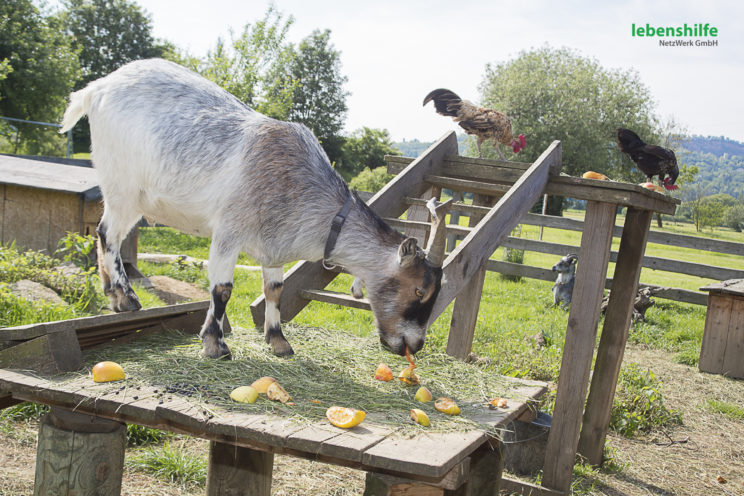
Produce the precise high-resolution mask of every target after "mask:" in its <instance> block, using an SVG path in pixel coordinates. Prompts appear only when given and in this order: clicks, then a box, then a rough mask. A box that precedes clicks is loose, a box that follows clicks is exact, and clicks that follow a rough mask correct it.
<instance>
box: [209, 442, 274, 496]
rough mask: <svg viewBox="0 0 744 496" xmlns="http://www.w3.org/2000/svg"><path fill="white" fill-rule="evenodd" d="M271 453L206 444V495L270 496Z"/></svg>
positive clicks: (272, 467)
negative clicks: (207, 465)
mask: <svg viewBox="0 0 744 496" xmlns="http://www.w3.org/2000/svg"><path fill="white" fill-rule="evenodd" d="M273 469H274V454H273V453H268V452H265V451H258V450H254V449H250V448H243V447H240V446H234V445H230V444H225V443H218V442H216V441H211V442H210V443H209V470H208V473H207V496H270V494H271V474H272V471H273Z"/></svg>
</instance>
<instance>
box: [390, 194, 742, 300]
mask: <svg viewBox="0 0 744 496" xmlns="http://www.w3.org/2000/svg"><path fill="white" fill-rule="evenodd" d="M422 203H423V201H422ZM453 210H457V211H459V212H460V213H462V214H465V215H469V214H478V213H482V212H484V211H487V210H488V209H484V208H483V207H477V206H473V205H468V204H464V203H459V202H458V203H455V205H454V206H453ZM392 224H394V225H395V224H396V223H395V222H392ZM410 224H411V221H400V225H397V226H396V227H404V226H407V225H410ZM522 224H528V225H534V226H541V227H551V228H555V229H565V230H569V231H578V232H581V231H582V230H583V226H584V222H583V221H580V220H575V219H569V218H566V217H556V216H551V215H541V214H532V213H530V214H527V215H526V216H525V217H524V218H523V219H522ZM470 231H471V228H469V227H464V226H456V225H450V226H448V232H449V233H451V234H456V235H467V234H468V233H469V232H470ZM621 234H622V227H621V226H615V230H614V233H613V236H615V237H617V238H619V237H620V236H621ZM648 242H649V243H656V244H661V245H666V246H677V247H682V248H692V249H696V250H704V251H709V252H713V253H723V254H729V255H739V256H744V243H734V242H731V241H720V240H717V239H710V238H700V237H696V236H685V235H682V234H672V233H662V232H656V231H650V232H649V234H648ZM501 246H504V247H506V248H515V249H520V250H525V251H532V252H538V253H549V254H552V255H556V256H558V257H562V256H564V255H566V254H568V253H578V252H579V247H578V246H572V245H564V244H560V243H551V242H547V241H539V240H535V239H527V238H518V237H513V236H510V237H508V238H506V239H504V240H503V242H502V243H501ZM616 259H617V252H615V251H612V252H611V253H610V261H611V262H615V261H616ZM557 261H558V259H556V262H557ZM643 267H644V268H646V269H653V270H662V271H666V272H673V273H677V274H685V275H690V276H697V277H703V278H707V279H715V280H719V281H724V280H727V279H741V278H744V270H741V269H732V268H728V267H718V266H714V265H705V264H700V263H696V262H690V261H687V260H673V259H669V258H661V257H652V256H644V257H643ZM488 270H489V271H492V272H499V273H501V274H505V275H511V276H521V277H527V278H530V279H540V280H543V281H555V278H556V274H555V272H553V271H552V270H550V269H545V268H542V267H535V266H531V265H525V264H518V263H513V262H504V261H499V260H489V261H488ZM641 286H651V287H657V286H654V285H651V284H643V283H641ZM611 287H612V279H610V278H608V279H607V281H606V283H605V288H606V289H610V288H611ZM655 296H657V297H659V298H666V299H669V300H674V301H681V302H685V303H693V304H696V305H706V304H707V301H708V295H707V293H704V292H700V291H693V290H689V289H681V288H663V289H659V291H658V292H657V293H656V295H655Z"/></svg>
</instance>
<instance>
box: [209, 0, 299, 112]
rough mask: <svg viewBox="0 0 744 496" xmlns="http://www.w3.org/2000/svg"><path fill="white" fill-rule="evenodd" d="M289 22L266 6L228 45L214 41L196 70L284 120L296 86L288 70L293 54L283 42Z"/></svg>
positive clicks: (246, 100) (248, 102)
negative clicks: (212, 48)
mask: <svg viewBox="0 0 744 496" xmlns="http://www.w3.org/2000/svg"><path fill="white" fill-rule="evenodd" d="M293 23H294V18H293V17H291V16H290V17H288V18H285V17H284V15H283V14H281V13H280V12H278V11H277V10H276V8H275V7H273V6H271V7H269V8H268V10H267V11H266V13H265V14H264V17H263V19H261V20H260V21H258V22H256V23H254V24H246V25H245V26H244V27H243V31H242V32H241V34H240V36H239V37H237V38H233V39H232V40H231V44H230V46H227V45H226V44H225V42H224V41H223V40H222V39H219V40H217V45H216V46H215V48H214V50H212V51H210V52H209V53H208V54H207V57H206V59H205V60H204V61H203V62H202V63H201V64H200V65H199V72H200V73H201V74H202V75H203V76H204V77H206V78H207V79H210V80H212V81H214V82H215V83H217V84H218V85H220V86H221V87H223V88H225V89H226V90H227V91H229V92H230V93H232V94H233V95H235V96H236V97H237V98H238V99H240V100H241V101H242V102H244V103H245V104H246V105H248V106H250V107H252V108H255V109H256V110H258V111H259V112H261V113H263V114H266V115H268V116H269V117H274V118H277V119H287V118H288V116H289V113H290V109H291V107H292V103H293V99H292V95H293V92H294V89H295V87H296V86H297V83H296V82H295V80H294V79H293V78H292V76H291V72H290V69H289V68H290V65H291V63H292V60H293V59H294V56H295V55H294V52H293V50H292V47H291V45H289V44H287V43H285V39H286V36H287V32H288V31H289V28H290V27H291V26H292V24H293Z"/></svg>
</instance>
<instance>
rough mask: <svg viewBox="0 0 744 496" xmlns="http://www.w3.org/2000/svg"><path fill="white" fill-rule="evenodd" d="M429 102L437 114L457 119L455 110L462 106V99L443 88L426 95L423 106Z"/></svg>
mask: <svg viewBox="0 0 744 496" xmlns="http://www.w3.org/2000/svg"><path fill="white" fill-rule="evenodd" d="M431 101H434V108H435V109H436V111H437V113H438V114H440V115H447V116H449V117H457V110H458V109H459V108H460V104H462V99H461V98H460V97H459V96H457V95H456V94H455V93H454V92H452V91H450V90H446V89H444V88H440V89H436V90H434V91H432V92H431V93H429V94H428V95H426V98H424V105H426V104H427V103H429V102H431Z"/></svg>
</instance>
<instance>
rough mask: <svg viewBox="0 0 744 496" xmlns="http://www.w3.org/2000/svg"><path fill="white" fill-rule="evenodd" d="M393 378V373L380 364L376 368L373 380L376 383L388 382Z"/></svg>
mask: <svg viewBox="0 0 744 496" xmlns="http://www.w3.org/2000/svg"><path fill="white" fill-rule="evenodd" d="M392 378H393V371H392V370H390V367H388V366H387V365H385V364H384V363H381V364H380V365H378V366H377V371H376V372H375V379H377V380H378V381H385V382H387V381H389V380H391V379H392Z"/></svg>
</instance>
